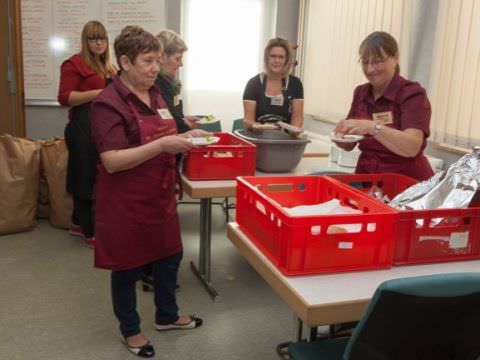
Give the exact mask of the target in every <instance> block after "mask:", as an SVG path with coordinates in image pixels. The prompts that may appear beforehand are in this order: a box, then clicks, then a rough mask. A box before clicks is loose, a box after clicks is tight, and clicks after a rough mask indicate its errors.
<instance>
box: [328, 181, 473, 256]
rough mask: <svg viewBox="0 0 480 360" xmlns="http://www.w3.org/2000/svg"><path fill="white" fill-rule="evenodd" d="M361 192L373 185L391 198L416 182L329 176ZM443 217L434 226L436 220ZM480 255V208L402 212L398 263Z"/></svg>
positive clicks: (397, 239) (398, 226)
mask: <svg viewBox="0 0 480 360" xmlns="http://www.w3.org/2000/svg"><path fill="white" fill-rule="evenodd" d="M329 177H331V178H333V179H335V180H337V181H340V182H342V183H345V184H348V185H351V186H352V187H354V188H357V189H358V190H361V191H368V189H369V188H370V187H371V186H372V185H376V186H378V187H380V188H382V190H383V192H384V193H385V194H387V195H388V197H389V198H390V199H392V198H394V197H395V196H396V195H397V194H399V193H400V192H402V191H403V190H405V189H406V188H408V187H410V186H411V185H413V184H415V183H416V182H417V181H416V180H415V179H412V178H409V177H407V176H404V175H400V174H357V175H329ZM433 219H436V220H443V221H441V222H440V224H438V225H434V224H435V223H432V220H433ZM478 258H480V208H478V207H472V208H466V209H432V210H405V211H399V218H398V223H397V224H396V226H395V236H394V255H393V263H394V265H407V264H420V263H431V262H444V261H458V260H468V259H478Z"/></svg>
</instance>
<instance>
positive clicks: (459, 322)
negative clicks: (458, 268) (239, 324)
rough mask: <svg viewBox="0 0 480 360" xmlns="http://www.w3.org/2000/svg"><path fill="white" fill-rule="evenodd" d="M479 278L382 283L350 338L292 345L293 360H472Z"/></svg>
mask: <svg viewBox="0 0 480 360" xmlns="http://www.w3.org/2000/svg"><path fill="white" fill-rule="evenodd" d="M479 304H480V273H456V274H438V275H428V276H418V277H411V278H403V279H395V280H389V281H385V282H384V283H382V284H381V285H380V286H379V287H378V288H377V290H376V291H375V294H374V296H373V298H372V301H371V302H370V304H369V306H368V308H367V310H366V312H365V315H364V316H363V318H362V320H361V321H360V322H359V324H358V326H357V327H356V328H355V330H354V331H353V334H352V336H351V337H350V338H346V339H332V340H320V341H311V342H295V343H290V344H289V346H288V353H289V355H290V356H291V359H294V360H310V359H312V360H313V359H315V360H323V359H328V360H335V359H344V360H360V359H361V360H407V359H408V360H429V359H435V360H460V359H461V360H476V359H478V358H479V357H480V341H479V339H478V329H479V328H480V305H479Z"/></svg>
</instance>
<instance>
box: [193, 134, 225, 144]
mask: <svg viewBox="0 0 480 360" xmlns="http://www.w3.org/2000/svg"><path fill="white" fill-rule="evenodd" d="M189 140H190V142H191V143H192V144H193V145H196V146H204V145H212V144H216V143H217V142H219V141H220V138H219V137H218V136H201V137H192V138H190V139H189Z"/></svg>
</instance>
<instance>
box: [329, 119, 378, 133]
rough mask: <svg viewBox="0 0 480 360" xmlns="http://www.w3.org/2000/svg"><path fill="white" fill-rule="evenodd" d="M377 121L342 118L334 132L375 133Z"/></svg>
mask: <svg viewBox="0 0 480 360" xmlns="http://www.w3.org/2000/svg"><path fill="white" fill-rule="evenodd" d="M374 125H375V123H374V122H373V121H372V120H365V119H346V120H341V121H340V122H339V123H338V124H337V126H336V127H335V129H333V132H334V133H335V134H341V135H347V134H348V135H373V134H374V130H373V129H374V128H373V127H374Z"/></svg>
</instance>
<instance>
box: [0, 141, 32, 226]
mask: <svg viewBox="0 0 480 360" xmlns="http://www.w3.org/2000/svg"><path fill="white" fill-rule="evenodd" d="M39 166H40V143H39V142H36V141H33V140H29V139H22V138H16V137H13V136H11V135H8V134H6V135H1V136H0V234H7V233H14V232H20V231H27V230H31V229H32V228H34V227H35V225H36V220H35V218H36V212H37V199H38V183H39Z"/></svg>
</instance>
